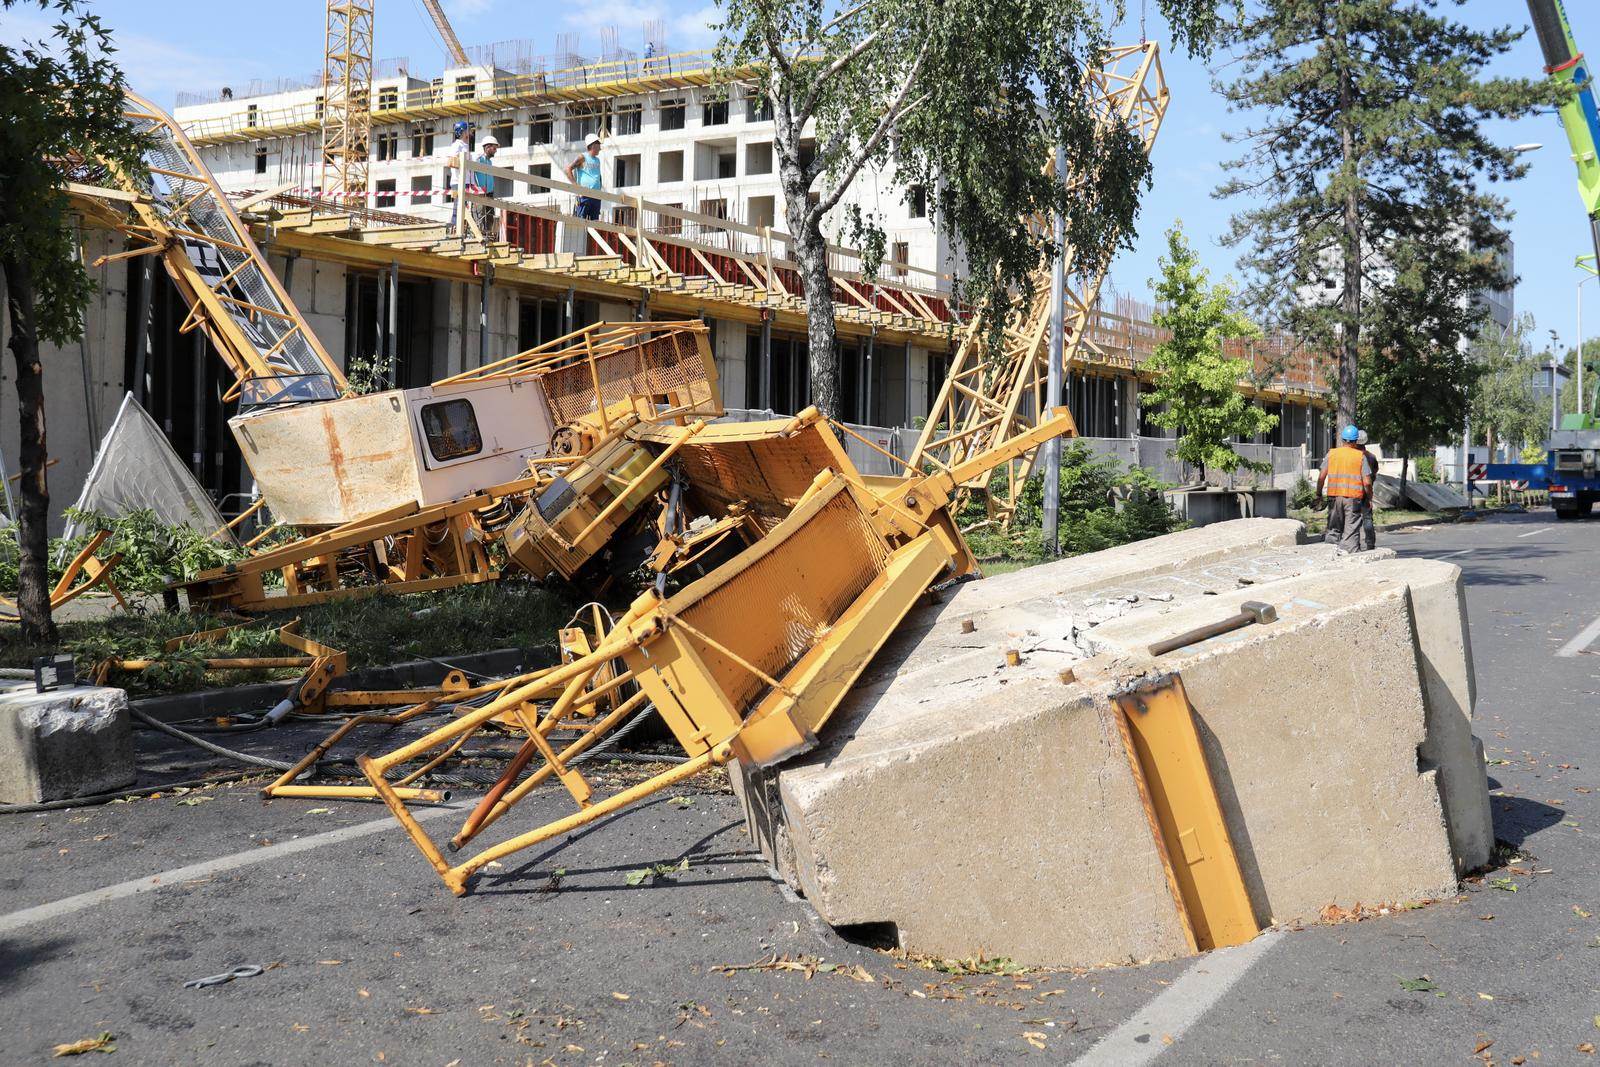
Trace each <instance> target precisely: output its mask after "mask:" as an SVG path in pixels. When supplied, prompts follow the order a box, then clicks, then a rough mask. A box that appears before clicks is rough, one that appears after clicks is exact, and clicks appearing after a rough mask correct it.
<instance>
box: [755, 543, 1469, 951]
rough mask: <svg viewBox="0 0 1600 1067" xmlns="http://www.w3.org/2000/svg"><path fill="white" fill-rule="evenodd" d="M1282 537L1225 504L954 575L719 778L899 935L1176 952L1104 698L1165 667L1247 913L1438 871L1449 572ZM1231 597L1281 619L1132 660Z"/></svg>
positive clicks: (819, 875)
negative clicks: (823, 726)
mask: <svg viewBox="0 0 1600 1067" xmlns="http://www.w3.org/2000/svg"><path fill="white" fill-rule="evenodd" d="M1297 533H1298V524H1297V523H1289V522H1276V521H1272V520H1246V521H1244V522H1237V523H1223V524H1218V525H1216V526H1212V527H1207V528H1206V529H1204V530H1195V531H1187V532H1185V533H1183V534H1178V535H1173V536H1172V537H1169V538H1159V539H1156V540H1154V541H1150V542H1144V543H1143V544H1142V545H1135V546H1125V547H1124V548H1122V549H1118V550H1115V551H1114V552H1111V553H1098V554H1096V555H1093V556H1087V557H1080V558H1079V559H1076V560H1066V561H1062V562H1061V563H1058V564H1052V565H1050V566H1048V567H1039V568H1034V569H1032V570H1030V571H1024V572H1017V573H1015V574H1012V575H1006V576H1004V577H1002V578H998V579H993V580H988V581H984V582H977V583H973V584H971V585H968V586H965V587H963V588H962V589H961V590H960V591H959V592H957V593H956V594H955V595H954V596H952V597H951V598H950V599H949V600H948V601H947V602H946V603H945V604H943V605H941V606H939V607H938V608H936V609H932V610H929V611H924V612H922V613H920V614H919V615H918V616H917V617H916V618H914V619H913V620H911V621H910V622H909V623H908V625H907V626H906V627H904V628H902V632H901V633H900V634H899V635H898V636H897V637H896V638H895V640H894V641H892V642H891V644H890V645H889V646H887V647H886V649H885V651H884V653H883V654H881V655H880V656H879V658H878V659H877V660H876V661H875V663H874V664H873V666H872V667H871V668H870V669H869V671H868V672H867V674H866V675H865V676H864V677H863V679H862V682H861V683H860V684H859V685H858V686H857V687H856V689H855V690H854V692H853V693H852V695H851V697H850V698H849V699H848V700H847V702H846V704H845V705H844V706H843V707H842V708H841V709H840V711H839V712H838V713H837V715H836V716H835V719H834V720H833V722H832V723H831V724H830V730H829V731H828V733H827V734H826V736H825V738H824V746H823V747H822V748H821V749H820V750H818V751H816V752H814V753H811V754H808V756H806V757H803V758H802V759H800V760H798V761H794V762H793V763H791V764H788V765H785V766H784V767H781V768H779V769H777V770H775V771H769V772H767V773H765V774H763V775H759V776H752V775H745V774H742V773H741V774H738V775H735V778H736V786H737V787H738V788H739V791H740V793H741V795H742V796H743V797H744V799H745V803H746V810H747V813H748V815H749V822H750V826H751V830H752V833H753V834H754V836H755V838H756V839H757V840H758V841H759V842H760V843H761V844H762V847H763V849H764V850H765V852H766V853H767V855H768V857H769V859H771V860H772V861H773V862H774V863H775V864H776V865H777V867H778V869H779V870H780V872H781V873H782V874H783V875H784V877H785V878H786V879H788V880H789V881H790V882H791V883H792V884H793V885H795V886H796V888H798V889H799V890H801V891H802V892H804V893H805V894H806V895H807V896H808V897H809V898H810V899H811V901H812V902H813V904H814V905H815V906H816V907H817V909H818V911H819V913H820V914H822V916H823V917H824V918H826V919H828V920H829V921H830V922H833V923H836V924H852V923H867V922H888V923H894V924H895V925H896V926H897V927H898V930H899V933H900V937H901V940H902V943H904V944H905V945H907V946H908V947H911V948H914V949H917V950H919V951H925V952H932V953H937V954H943V955H952V956H967V955H972V954H974V953H978V952H986V953H988V954H990V955H1006V956H1011V957H1013V958H1015V959H1019V960H1027V961H1030V962H1037V963H1053V964H1071V965H1091V964H1096V963H1105V962H1118V961H1127V960H1139V959H1147V958H1155V957H1162V956H1171V955H1175V954H1179V953H1181V952H1183V951H1186V947H1187V946H1186V942H1185V939H1184V936H1183V933H1182V929H1181V925H1180V922H1179V919H1178V916H1177V911H1176V906H1175V904H1174V903H1173V901H1172V898H1171V894H1170V890H1169V888H1168V884H1167V881H1166V878H1165V875H1164V873H1163V870H1162V867H1161V863H1160V858H1159V854H1158V853H1157V851H1156V847H1155V844H1154V841H1153V839H1152V836H1151V833H1150V828H1149V824H1148V821H1147V819H1146V816H1145V814H1144V811H1143V807H1142V804H1141V801H1140V798H1139V795H1138V792H1137V788H1136V786H1135V785H1134V781H1133V778H1132V773H1131V771H1130V769H1129V766H1128V762H1127V757H1126V754H1125V752H1124V750H1123V748H1122V745H1121V741H1120V737H1119V735H1118V731H1117V727H1116V720H1115V715H1116V712H1115V710H1114V705H1113V698H1114V696H1115V694H1116V693H1118V692H1122V691H1125V690H1126V689H1127V688H1129V687H1131V686H1134V685H1136V684H1138V683H1139V682H1140V681H1141V680H1143V679H1148V678H1150V677H1153V676H1157V675H1159V674H1161V673H1162V672H1167V671H1174V670H1176V671H1178V672H1179V673H1180V675H1181V676H1182V678H1183V679H1184V683H1185V687H1186V690H1187V692H1188V694H1189V697H1190V700H1191V703H1192V704H1193V705H1194V707H1195V710H1196V716H1197V720H1198V722H1199V724H1200V729H1201V735H1202V739H1203V743H1204V744H1205V746H1206V749H1207V754H1208V761H1209V763H1210V766H1211V768H1212V773H1213V777H1214V779H1215V781H1216V784H1217V788H1218V792H1219V797H1220V799H1221V801H1222V806H1223V810H1224V814H1225V818H1226V819H1227V821H1228V825H1229V830H1230V833H1231V835H1232V836H1233V839H1234V842H1235V846H1236V848H1237V850H1238V852H1239V854H1240V858H1241V866H1242V868H1243V871H1244V874H1245V878H1246V884H1247V888H1248V890H1249V892H1250V896H1251V900H1252V904H1253V905H1254V907H1255V910H1256V912H1257V918H1258V919H1259V920H1260V921H1261V922H1262V923H1268V922H1273V921H1290V920H1300V919H1309V918H1314V917H1315V915H1316V913H1317V912H1318V911H1319V910H1320V909H1321V908H1322V907H1323V906H1325V905H1327V904H1330V903H1331V904H1340V905H1343V906H1349V905H1352V904H1355V903H1357V902H1358V901H1359V902H1365V903H1374V902H1379V901H1383V902H1399V901H1403V900H1415V899H1420V898H1427V897H1435V896H1438V895H1441V894H1444V893H1447V892H1449V891H1450V890H1451V889H1452V888H1453V886H1454V881H1455V877H1456V874H1457V873H1458V871H1459V870H1460V869H1461V868H1463V867H1464V866H1471V865H1475V864H1474V863H1473V862H1472V861H1473V859H1474V855H1475V851H1476V850H1478V849H1480V848H1483V849H1485V850H1486V846H1487V843H1488V842H1489V841H1490V840H1492V835H1491V833H1490V831H1489V828H1488V820H1487V815H1488V812H1487V790H1486V787H1485V781H1484V775H1483V768H1482V764H1481V757H1475V756H1474V744H1473V739H1472V737H1471V734H1470V715H1471V705H1472V683H1471V660H1470V650H1469V649H1468V648H1467V646H1466V642H1465V637H1464V633H1465V626H1464V619H1463V617H1462V613H1461V610H1460V608H1461V590H1460V581H1459V571H1458V570H1457V568H1455V567H1452V566H1450V565H1448V564H1440V563H1433V562H1429V561H1414V560H1408V561H1400V560H1395V559H1393V558H1391V555H1390V554H1388V553H1371V554H1366V555H1364V556H1356V557H1338V556H1337V555H1336V554H1335V553H1334V552H1333V551H1332V550H1331V549H1329V548H1328V547H1327V546H1324V545H1308V546H1299V547H1296V546H1295V545H1294V541H1295V535H1296V534H1297ZM1139 549H1143V550H1144V551H1143V552H1142V553H1140V552H1138V551H1136V550H1139ZM1141 557H1142V558H1141ZM1186 557H1187V558H1186ZM1245 599H1255V600H1268V601H1270V602H1272V603H1274V604H1275V605H1276V606H1277V607H1278V610H1279V612H1280V615H1281V619H1280V621H1279V622H1277V623H1275V624H1272V625H1270V626H1254V627H1250V628H1248V629H1246V630H1241V631H1237V632H1235V633H1234V634H1231V635H1228V636H1226V637H1224V638H1219V639H1214V640H1212V641H1209V642H1205V643H1203V644H1199V645H1195V646H1191V647H1189V648H1186V649H1183V650H1181V651H1180V652H1177V653H1173V654H1170V655H1168V656H1165V657H1161V658H1160V659H1159V660H1156V659H1152V657H1150V655H1149V653H1148V651H1147V649H1148V646H1149V644H1150V643H1151V642H1153V641H1156V640H1159V639H1161V638H1164V637H1168V636H1171V635H1173V634H1177V633H1180V632H1183V631H1186V630H1188V629H1190V628H1192V627H1194V626H1198V625H1200V624H1202V623H1206V622H1210V621H1213V620H1215V619H1217V618H1219V617H1221V616H1223V615H1227V614H1230V613H1231V612H1233V611H1235V610H1237V608H1238V603H1239V601H1242V600H1245ZM964 622H971V623H972V625H973V629H972V632H971V633H963V632H962V630H963V626H962V624H963V623H964ZM1007 649H1016V650H1018V651H1019V652H1020V653H1021V655H1022V665H1021V666H1019V667H1014V668H1008V667H1006V666H1004V653H1005V651H1006V650H1007ZM1069 666H1070V667H1072V668H1073V670H1074V672H1075V679H1074V680H1073V681H1072V682H1071V683H1070V684H1067V683H1063V682H1062V681H1061V671H1062V669H1063V668H1065V667H1069ZM1480 862H1481V861H1480Z"/></svg>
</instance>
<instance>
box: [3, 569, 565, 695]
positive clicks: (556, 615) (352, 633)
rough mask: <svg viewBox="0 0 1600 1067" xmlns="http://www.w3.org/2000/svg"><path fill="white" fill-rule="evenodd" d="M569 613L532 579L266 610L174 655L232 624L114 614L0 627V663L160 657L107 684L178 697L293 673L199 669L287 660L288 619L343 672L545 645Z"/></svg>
mask: <svg viewBox="0 0 1600 1067" xmlns="http://www.w3.org/2000/svg"><path fill="white" fill-rule="evenodd" d="M571 612H572V605H571V603H570V602H569V601H568V600H567V599H566V598H565V597H563V596H561V595H560V594H558V593H555V592H552V591H550V590H548V589H544V588H542V587H540V586H538V585H535V584H534V583H532V582H521V581H515V580H502V581H499V582H493V583H486V584H483V585H471V586H464V587H462V588H459V589H447V590H442V591H439V592H434V593H413V594H410V595H407V596H382V595H380V596H370V597H364V598H361V599H359V600H345V601H335V602H333V603H330V604H321V605H317V606H315V607H309V608H302V609H300V610H299V611H281V612H267V613H265V614H261V615H257V616H252V618H251V620H250V625H248V626H245V627H242V628H240V629H239V630H237V631H235V632H234V633H232V634H230V635H229V636H228V640H227V641H226V642H221V643H218V644H215V645H210V646H204V647H200V648H192V649H181V650H178V651H176V652H166V651H164V650H163V649H162V647H161V646H162V644H163V643H164V642H166V641H168V640H170V639H171V638H174V637H182V636H184V635H185V634H191V633H196V632H198V631H200V630H207V629H212V628H215V627H218V626H225V625H228V624H229V623H230V622H237V621H238V619H237V618H220V617H217V616H214V615H207V614H186V613H176V614H167V613H164V612H153V613H150V614H143V615H140V614H132V613H118V614H114V615H108V616H105V617H103V618H97V619H85V620H77V621H69V622H62V623H60V624H59V627H60V631H61V641H60V643H59V645H57V646H54V647H46V646H43V645H31V644H23V643H22V642H21V641H19V640H17V632H16V630H15V629H11V630H0V666H4V667H31V666H32V665H33V661H34V659H35V658H36V657H38V656H42V655H46V654H47V653H50V652H58V651H64V652H70V653H72V655H73V656H74V657H75V658H76V659H77V660H78V664H79V670H80V671H83V672H87V671H88V670H89V669H90V668H91V667H92V666H93V665H94V664H96V663H99V662H100V661H101V660H104V659H108V658H112V657H115V658H118V659H154V660H158V661H159V662H158V664H157V665H156V666H155V667H154V668H152V669H150V670H146V671H142V672H138V673H128V674H121V675H117V674H114V675H113V676H112V678H111V684H113V685H118V686H122V687H125V688H127V689H128V691H129V692H130V693H134V694H137V695H147V694H153V693H181V692H189V691H192V690H195V689H206V688H212V687H218V686H227V685H240V684H244V683H246V682H252V681H264V680H268V679H271V678H275V677H293V676H294V675H296V674H297V673H298V672H297V671H294V670H286V671H251V672H244V671H217V672H208V671H206V670H205V668H204V666H203V664H202V662H201V661H202V660H204V659H206V658H207V657H217V656H227V657H243V656H282V655H293V654H294V653H292V652H289V651H287V650H286V649H285V648H284V647H283V646H282V645H280V644H279V643H278V641H277V637H276V633H277V630H278V628H279V627H280V626H283V625H284V624H285V623H287V622H289V621H290V620H292V619H295V618H297V617H298V618H299V619H300V620H301V626H300V632H301V633H303V634H305V635H306V636H307V637H309V638H311V639H313V640H315V641H320V642H321V643H323V644H326V645H331V646H333V647H334V648H338V649H343V650H344V651H345V652H347V653H348V654H349V657H350V669H351V670H358V669H360V668H362V667H375V666H382V665H385V664H389V663H399V662H402V661H405V660H412V659H419V658H422V657H426V656H438V657H442V658H445V659H449V658H450V657H452V656H460V655H465V654H469V653H473V652H484V651H488V650H489V649H495V648H513V647H515V648H529V647H532V646H535V645H541V644H550V643H552V642H554V640H555V632H556V629H557V628H558V627H560V626H561V625H562V624H564V623H565V622H566V621H567V619H568V617H569V616H570V615H571Z"/></svg>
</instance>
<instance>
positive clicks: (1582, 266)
mask: <svg viewBox="0 0 1600 1067" xmlns="http://www.w3.org/2000/svg"><path fill="white" fill-rule="evenodd" d="M1576 266H1577V267H1578V269H1579V270H1582V271H1586V272H1588V273H1587V276H1586V277H1583V278H1580V279H1578V285H1577V293H1578V347H1577V352H1578V396H1577V409H1578V410H1577V414H1579V415H1588V414H1589V406H1588V405H1587V404H1586V403H1584V400H1583V287H1584V285H1585V284H1586V283H1588V282H1592V281H1594V279H1595V276H1596V275H1595V271H1596V267H1595V259H1594V256H1592V255H1590V256H1579V257H1578V259H1577V262H1576Z"/></svg>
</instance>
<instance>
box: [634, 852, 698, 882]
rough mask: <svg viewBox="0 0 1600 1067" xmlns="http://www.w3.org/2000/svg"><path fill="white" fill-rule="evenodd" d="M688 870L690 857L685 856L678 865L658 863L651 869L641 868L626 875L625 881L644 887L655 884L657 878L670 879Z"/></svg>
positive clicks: (650, 867)
mask: <svg viewBox="0 0 1600 1067" xmlns="http://www.w3.org/2000/svg"><path fill="white" fill-rule="evenodd" d="M688 869H689V857H687V856H685V857H684V858H683V859H682V860H680V861H679V862H677V863H656V864H652V865H651V866H649V867H640V868H639V869H638V870H636V871H629V872H628V873H627V874H626V875H624V877H623V880H624V881H626V882H627V883H628V884H629V885H644V884H645V883H646V882H653V881H655V880H656V879H657V878H670V877H672V876H673V875H674V874H677V873H678V872H680V871H687V870H688Z"/></svg>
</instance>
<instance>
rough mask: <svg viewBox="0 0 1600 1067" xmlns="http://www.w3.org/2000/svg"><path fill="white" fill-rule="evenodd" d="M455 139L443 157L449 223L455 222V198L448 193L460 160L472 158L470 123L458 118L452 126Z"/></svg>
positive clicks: (452, 184) (453, 182)
mask: <svg viewBox="0 0 1600 1067" xmlns="http://www.w3.org/2000/svg"><path fill="white" fill-rule="evenodd" d="M453 132H454V133H455V136H456V139H455V140H453V141H451V142H450V147H449V148H448V149H446V150H445V154H444V156H445V158H444V198H445V199H446V200H448V201H450V225H452V226H454V225H455V224H456V198H455V197H453V196H451V195H450V190H451V188H452V187H453V186H454V184H455V178H456V173H457V169H458V168H459V167H460V166H461V163H462V161H464V160H468V159H471V158H472V124H471V123H469V122H468V121H467V120H466V119H458V120H457V121H456V124H455V126H454V127H453Z"/></svg>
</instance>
